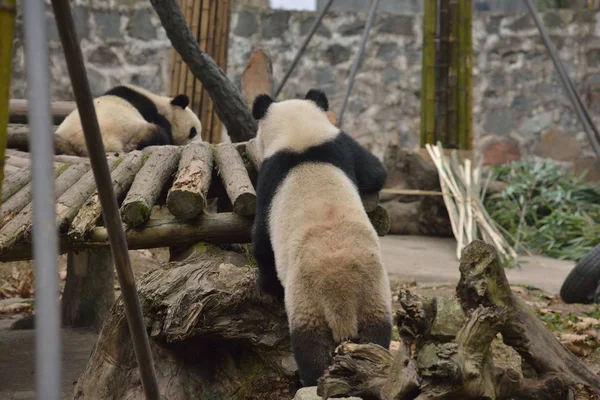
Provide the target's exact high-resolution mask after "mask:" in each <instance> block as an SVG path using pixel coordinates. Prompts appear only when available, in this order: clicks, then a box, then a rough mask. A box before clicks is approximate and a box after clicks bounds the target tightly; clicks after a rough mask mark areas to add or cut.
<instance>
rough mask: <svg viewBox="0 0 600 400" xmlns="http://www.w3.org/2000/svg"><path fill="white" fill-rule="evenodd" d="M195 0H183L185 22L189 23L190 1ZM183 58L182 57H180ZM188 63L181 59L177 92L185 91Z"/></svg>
mask: <svg viewBox="0 0 600 400" xmlns="http://www.w3.org/2000/svg"><path fill="white" fill-rule="evenodd" d="M192 1H193V0H181V6H180V7H181V11H182V12H183V17H184V18H185V22H186V23H187V24H188V25H189V21H190V17H189V16H188V7H187V6H188V3H191V2H192ZM180 58H181V57H180ZM187 70H188V68H187V65H186V64H185V63H184V62H183V60H181V63H180V66H179V86H178V88H177V94H180V93H185V78H186V73H187Z"/></svg>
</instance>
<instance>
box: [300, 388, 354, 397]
mask: <svg viewBox="0 0 600 400" xmlns="http://www.w3.org/2000/svg"><path fill="white" fill-rule="evenodd" d="M336 399H339V400H361V399H360V397H336ZM293 400H321V396H319V395H317V387H316V386H308V387H304V388H302V389H300V390H298V391H297V392H296V395H295V396H294V399H293Z"/></svg>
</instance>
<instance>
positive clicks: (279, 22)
mask: <svg viewBox="0 0 600 400" xmlns="http://www.w3.org/2000/svg"><path fill="white" fill-rule="evenodd" d="M289 20H290V12H289V11H275V12H273V13H272V14H270V15H268V16H267V17H266V18H265V20H264V21H263V22H262V35H263V37H264V38H266V39H270V38H281V37H282V36H283V34H284V33H286V32H287V31H288V30H289Z"/></svg>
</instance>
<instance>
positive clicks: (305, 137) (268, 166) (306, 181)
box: [252, 89, 392, 386]
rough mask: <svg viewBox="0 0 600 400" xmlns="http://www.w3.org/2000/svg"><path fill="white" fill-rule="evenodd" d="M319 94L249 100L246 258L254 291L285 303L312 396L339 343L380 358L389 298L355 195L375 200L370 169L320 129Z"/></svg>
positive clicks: (378, 169)
mask: <svg viewBox="0 0 600 400" xmlns="http://www.w3.org/2000/svg"><path fill="white" fill-rule="evenodd" d="M327 110H328V100H327V97H326V96H325V94H324V93H322V92H320V91H317V90H314V89H312V90H310V91H309V92H308V93H307V94H306V97H305V99H294V100H286V101H281V102H277V103H276V102H274V101H273V99H272V98H271V97H270V96H268V95H260V96H258V97H256V99H255V101H254V105H253V110H252V113H253V115H254V118H255V119H256V120H258V133H257V144H258V146H257V147H258V151H259V152H261V153H262V154H261V156H262V158H263V163H262V165H261V167H260V171H259V173H258V180H257V188H256V193H257V209H256V216H255V220H254V226H253V231H252V240H253V254H254V257H255V259H256V261H257V263H258V266H259V271H260V274H259V282H260V285H261V288H262V289H263V290H264V291H265V292H267V293H270V294H272V295H274V296H276V297H277V298H278V299H283V300H284V301H285V307H286V311H287V317H288V322H289V327H290V335H291V341H292V349H293V352H294V357H295V359H296V363H297V364H298V372H299V376H300V380H301V382H302V385H304V386H314V385H316V384H317V379H318V378H319V377H320V376H321V375H322V374H323V372H324V371H325V369H326V368H327V367H328V366H329V365H330V364H331V361H332V353H333V351H334V349H335V347H336V346H337V345H338V344H339V343H340V342H342V341H344V340H352V341H355V342H360V343H375V344H378V345H381V346H383V347H384V348H388V347H389V344H390V338H391V329H392V317H391V292H390V285H389V282H388V277H387V273H386V271H385V269H384V266H383V263H382V259H381V254H380V247H379V239H378V237H377V233H376V232H375V229H374V228H373V226H372V225H371V222H370V221H369V218H368V217H367V214H366V212H365V210H364V208H363V205H362V202H361V198H360V195H359V193H374V192H378V191H379V190H381V188H382V187H383V185H384V182H385V179H386V171H385V169H384V167H383V165H382V164H381V163H380V161H379V160H378V159H377V158H376V157H375V156H373V155H372V154H371V153H369V152H368V151H367V150H366V149H364V148H363V147H361V146H360V145H359V144H358V143H357V142H356V141H354V139H352V138H351V137H350V136H348V135H347V134H345V133H344V132H342V131H340V130H339V129H338V128H336V127H335V126H334V125H332V124H331V122H330V121H329V119H328V116H327Z"/></svg>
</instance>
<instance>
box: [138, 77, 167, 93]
mask: <svg viewBox="0 0 600 400" xmlns="http://www.w3.org/2000/svg"><path fill="white" fill-rule="evenodd" d="M156 75H158V73H153V74H137V75H134V76H133V77H132V79H131V83H133V84H134V85H137V86H140V87H143V88H144V89H146V90H149V91H151V92H153V93H160V89H161V81H160V80H158V79H156Z"/></svg>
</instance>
